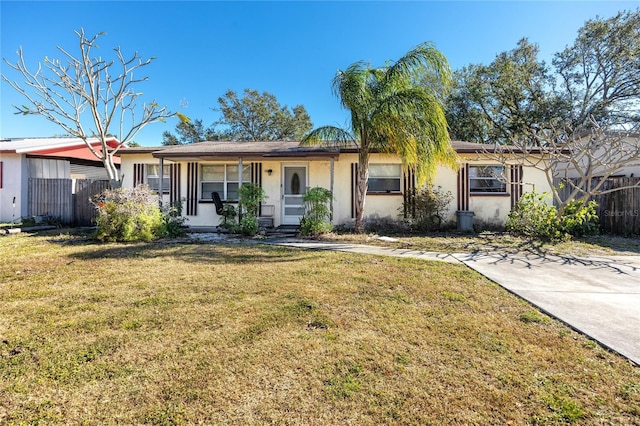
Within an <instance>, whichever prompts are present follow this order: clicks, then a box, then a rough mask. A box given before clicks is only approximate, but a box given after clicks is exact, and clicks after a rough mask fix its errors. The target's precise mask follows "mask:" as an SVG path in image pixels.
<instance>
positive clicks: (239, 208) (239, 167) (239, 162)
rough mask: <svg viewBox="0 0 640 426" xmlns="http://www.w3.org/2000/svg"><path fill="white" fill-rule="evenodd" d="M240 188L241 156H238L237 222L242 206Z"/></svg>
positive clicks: (240, 215)
mask: <svg viewBox="0 0 640 426" xmlns="http://www.w3.org/2000/svg"><path fill="white" fill-rule="evenodd" d="M240 188H242V157H238V223H239V222H240V220H241V219H242V206H241V205H240Z"/></svg>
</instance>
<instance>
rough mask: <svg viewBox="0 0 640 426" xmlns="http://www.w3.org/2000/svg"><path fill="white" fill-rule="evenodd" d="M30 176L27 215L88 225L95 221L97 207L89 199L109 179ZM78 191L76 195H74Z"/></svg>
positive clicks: (107, 182)
mask: <svg viewBox="0 0 640 426" xmlns="http://www.w3.org/2000/svg"><path fill="white" fill-rule="evenodd" d="M72 185H73V181H72V180H71V179H40V178H31V179H29V190H28V199H29V201H28V203H29V204H28V212H29V213H28V214H29V216H33V217H35V216H45V217H49V218H55V219H56V220H60V221H61V222H62V223H64V224H69V225H76V226H86V225H91V224H92V223H93V219H94V217H95V209H94V207H93V205H92V204H91V202H90V201H89V199H90V198H91V197H93V196H94V195H96V194H98V193H100V192H102V191H103V190H105V189H106V188H108V187H109V181H105V180H88V179H78V180H76V182H75V191H74V190H73V189H74V188H73V186H72ZM74 192H75V194H74Z"/></svg>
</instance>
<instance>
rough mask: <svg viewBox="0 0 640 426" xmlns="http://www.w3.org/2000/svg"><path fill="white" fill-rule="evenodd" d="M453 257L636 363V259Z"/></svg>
mask: <svg viewBox="0 0 640 426" xmlns="http://www.w3.org/2000/svg"><path fill="white" fill-rule="evenodd" d="M454 257H455V258H456V259H458V260H460V261H461V262H462V263H464V264H465V265H467V266H469V267H470V268H472V269H474V270H476V271H478V272H479V273H481V274H482V275H484V276H486V277H487V278H489V279H490V280H492V281H494V282H496V283H498V284H499V285H500V286H502V287H504V288H506V289H507V290H509V291H511V292H512V293H515V294H517V295H518V296H520V297H522V298H523V299H525V300H528V301H529V302H531V303H532V304H534V305H536V306H537V307H539V308H540V309H541V310H543V311H545V312H547V313H548V314H550V315H551V316H554V317H556V318H558V319H560V320H561V321H563V322H565V323H566V324H568V325H570V326H571V327H573V328H574V329H576V330H579V331H581V332H582V333H584V334H586V335H588V336H590V337H591V338H593V339H595V340H597V341H598V342H600V343H601V344H602V345H604V346H606V347H608V348H610V349H612V350H614V351H616V352H618V353H620V354H622V355H624V356H625V357H627V358H629V359H630V360H632V361H633V362H635V363H636V364H638V365H640V256H606V257H588V258H586V257H574V256H552V255H539V256H538V255H528V256H525V255H502V254H491V253H483V254H456V255H454Z"/></svg>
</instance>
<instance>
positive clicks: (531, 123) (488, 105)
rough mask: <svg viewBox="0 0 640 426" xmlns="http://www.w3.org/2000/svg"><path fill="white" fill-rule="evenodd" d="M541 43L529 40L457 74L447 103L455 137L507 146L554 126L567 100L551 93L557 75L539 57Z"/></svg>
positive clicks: (448, 116) (524, 40) (524, 39)
mask: <svg viewBox="0 0 640 426" xmlns="http://www.w3.org/2000/svg"><path fill="white" fill-rule="evenodd" d="M538 51H539V49H538V46H537V45H535V44H531V43H529V41H528V40H527V39H526V38H523V39H521V40H520V41H519V42H518V46H517V48H516V49H514V50H511V51H509V52H503V53H501V54H499V55H498V56H497V57H496V59H495V60H494V61H493V62H492V63H491V64H489V65H469V66H468V67H465V68H463V69H462V70H460V71H458V72H456V73H455V85H454V90H453V91H452V93H451V95H450V96H449V98H448V101H447V121H448V123H449V125H450V126H451V133H452V136H453V137H454V138H456V139H461V140H468V141H472V142H482V143H496V142H497V143H502V144H506V143H509V142H510V141H511V139H513V138H514V137H519V138H522V137H523V138H525V139H530V138H531V137H532V134H534V133H536V132H539V131H542V130H544V129H547V128H549V127H550V126H551V125H552V124H553V123H554V122H555V120H556V118H557V117H558V116H561V115H562V114H563V113H564V114H566V112H565V111H563V107H564V105H565V104H563V103H562V102H561V100H560V99H559V98H558V97H557V96H555V95H554V94H553V92H552V91H551V89H552V86H553V80H552V76H551V75H550V73H549V69H548V67H547V66H546V64H545V63H544V62H541V61H539V60H538Z"/></svg>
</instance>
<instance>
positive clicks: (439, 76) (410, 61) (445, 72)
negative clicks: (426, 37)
mask: <svg viewBox="0 0 640 426" xmlns="http://www.w3.org/2000/svg"><path fill="white" fill-rule="evenodd" d="M425 74H428V75H429V76H430V77H431V79H435V80H436V81H438V82H439V83H440V84H441V85H442V87H444V88H448V87H449V86H450V85H451V81H452V78H451V68H450V67H449V62H448V61H447V58H446V57H445V56H444V55H443V54H442V53H441V52H440V51H439V50H438V49H436V48H435V45H434V44H433V43H430V42H426V43H421V44H419V45H418V46H416V47H414V48H413V49H411V50H410V51H409V52H407V54H405V55H404V56H403V57H402V58H400V59H398V60H397V61H396V62H395V63H394V64H393V65H391V66H390V67H389V68H388V69H387V73H386V82H387V83H388V82H393V81H398V80H405V79H413V80H414V81H420V80H422V79H423V77H424V76H425Z"/></svg>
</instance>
